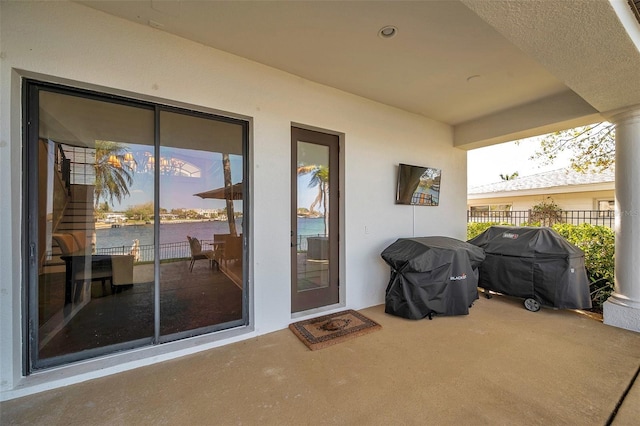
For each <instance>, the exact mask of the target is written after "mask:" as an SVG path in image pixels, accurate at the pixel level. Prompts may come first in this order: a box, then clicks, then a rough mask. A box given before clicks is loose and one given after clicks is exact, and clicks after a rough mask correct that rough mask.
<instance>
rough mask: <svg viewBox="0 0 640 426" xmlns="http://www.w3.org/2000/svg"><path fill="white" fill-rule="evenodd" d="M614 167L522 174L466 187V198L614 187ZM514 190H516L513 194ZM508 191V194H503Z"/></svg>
mask: <svg viewBox="0 0 640 426" xmlns="http://www.w3.org/2000/svg"><path fill="white" fill-rule="evenodd" d="M614 182H615V170H614V169H609V170H606V171H603V172H599V173H579V172H576V171H574V170H572V169H558V170H552V171H550V172H544V173H538V174H535V175H530V176H521V177H517V178H515V179H511V180H505V181H501V182H496V183H490V184H486V185H480V186H474V187H471V188H469V189H468V191H467V195H468V196H469V198H486V197H487V196H493V197H495V196H499V195H510V196H514V195H527V194H537V193H540V192H547V193H548V192H581V191H594V190H606V189H613V187H614ZM514 192H518V193H517V194H515V193H514ZM505 193H507V194H505Z"/></svg>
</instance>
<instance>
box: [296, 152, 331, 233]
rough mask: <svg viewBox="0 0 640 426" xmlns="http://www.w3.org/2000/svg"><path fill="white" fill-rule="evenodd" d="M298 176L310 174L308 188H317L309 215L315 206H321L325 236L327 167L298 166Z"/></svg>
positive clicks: (327, 192) (327, 191)
mask: <svg viewBox="0 0 640 426" xmlns="http://www.w3.org/2000/svg"><path fill="white" fill-rule="evenodd" d="M297 174H298V176H303V175H307V174H311V179H310V180H309V188H314V187H316V186H317V187H318V195H316V198H315V200H313V203H311V206H309V213H314V212H315V210H314V208H315V207H316V206H321V208H322V217H323V218H324V234H325V235H327V219H328V217H327V198H328V196H329V168H328V167H327V166H318V165H310V166H300V167H298V170H297Z"/></svg>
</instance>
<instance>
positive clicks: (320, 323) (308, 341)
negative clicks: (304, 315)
mask: <svg viewBox="0 0 640 426" xmlns="http://www.w3.org/2000/svg"><path fill="white" fill-rule="evenodd" d="M289 328H290V329H291V331H293V334H295V335H296V336H298V338H299V339H300V340H302V343H304V344H305V345H307V346H308V347H309V349H311V350H312V351H315V350H317V349H322V348H325V347H327V346H331V345H335V344H336V343H340V342H344V341H345V340H348V339H351V338H354V337H358V336H362V335H363V334H367V333H371V332H372V331H376V330H378V329H380V328H382V326H381V325H380V324H378V323H377V322H375V321H373V320H370V319H369V318H367V317H365V316H364V315H362V314H360V313H358V312H356V311H354V310H351V309H350V310H348V311H342V312H337V313H335V314H331V315H325V316H322V317H318V318H312V319H308V320H305V321H298V322H294V323H293V324H289Z"/></svg>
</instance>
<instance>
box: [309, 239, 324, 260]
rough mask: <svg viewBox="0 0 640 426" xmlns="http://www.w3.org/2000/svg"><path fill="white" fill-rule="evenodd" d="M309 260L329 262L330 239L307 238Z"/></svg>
mask: <svg viewBox="0 0 640 426" xmlns="http://www.w3.org/2000/svg"><path fill="white" fill-rule="evenodd" d="M307 259H308V260H329V238H327V237H308V238H307Z"/></svg>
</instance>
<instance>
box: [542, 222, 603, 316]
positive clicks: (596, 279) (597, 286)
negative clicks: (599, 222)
mask: <svg viewBox="0 0 640 426" xmlns="http://www.w3.org/2000/svg"><path fill="white" fill-rule="evenodd" d="M553 229H555V230H556V232H558V233H559V234H560V235H562V236H563V237H564V238H566V239H567V241H569V242H570V243H571V244H573V245H575V246H577V247H579V248H580V249H582V251H584V264H585V266H586V268H587V273H588V274H589V279H590V280H591V300H592V302H593V307H594V308H599V307H601V306H602V304H603V303H604V301H605V300H607V298H608V297H609V296H610V295H611V292H612V291H613V283H614V260H615V257H614V253H615V233H614V232H613V230H611V229H610V228H607V227H606V226H596V225H591V224H588V223H583V224H581V225H569V224H566V223H559V224H556V225H553Z"/></svg>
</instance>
